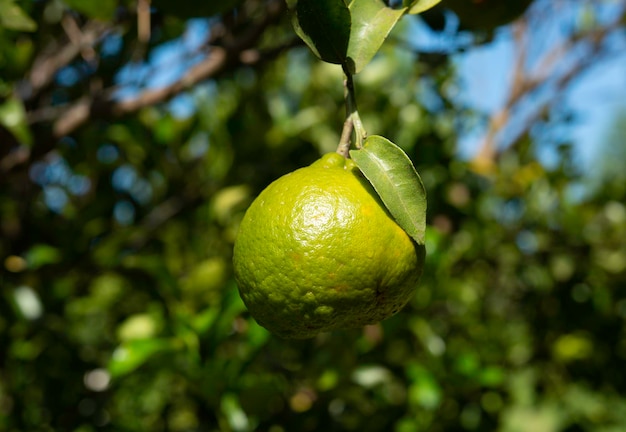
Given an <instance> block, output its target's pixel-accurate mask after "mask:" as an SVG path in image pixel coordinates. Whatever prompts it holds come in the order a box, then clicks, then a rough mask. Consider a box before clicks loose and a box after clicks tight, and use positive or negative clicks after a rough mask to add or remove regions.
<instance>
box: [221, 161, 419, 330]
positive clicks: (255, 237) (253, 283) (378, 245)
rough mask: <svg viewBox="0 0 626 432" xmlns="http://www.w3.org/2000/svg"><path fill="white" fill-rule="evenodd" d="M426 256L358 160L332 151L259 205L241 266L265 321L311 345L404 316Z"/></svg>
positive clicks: (245, 290)
mask: <svg viewBox="0 0 626 432" xmlns="http://www.w3.org/2000/svg"><path fill="white" fill-rule="evenodd" d="M424 254H425V249H424V247H423V246H419V245H417V244H415V243H414V242H413V241H412V240H411V238H410V237H409V236H408V235H407V234H406V232H405V231H404V230H403V229H402V228H400V227H399V226H398V225H397V224H396V222H395V221H394V220H393V219H392V218H391V216H390V215H389V213H388V212H387V211H386V209H385V207H384V205H383V204H382V202H381V201H380V200H379V198H378V196H377V194H376V192H375V191H374V190H373V189H372V187H371V186H370V184H369V182H368V181H367V179H365V178H364V177H363V176H362V174H361V173H360V171H359V170H358V168H356V166H355V165H354V162H353V161H351V160H346V159H345V158H344V157H343V156H341V155H339V154H337V153H329V154H327V155H325V156H323V157H322V158H321V159H319V160H318V161H316V162H314V163H313V164H312V165H310V166H308V167H305V168H301V169H298V170H296V171H294V172H292V173H290V174H287V175H285V176H283V177H281V178H279V179H278V180H276V181H275V182H273V183H272V184H270V185H269V186H268V187H267V188H266V189H265V190H264V191H263V192H261V194H260V195H259V196H258V197H257V198H256V199H255V200H254V202H253V203H252V204H251V205H250V208H249V209H248V210H247V212H246V214H245V216H244V218H243V220H242V222H241V226H240V229H239V232H238V234H237V238H236V240H235V247H234V257H233V263H234V270H235V277H236V279H237V282H238V285H239V292H240V294H241V297H242V299H243V301H244V303H245V304H246V306H247V307H248V310H249V311H250V313H251V315H252V316H253V317H254V318H255V319H256V320H257V322H258V323H259V324H261V325H262V326H264V327H266V328H267V329H268V330H270V331H272V332H274V333H276V334H277V335H279V336H282V337H285V338H298V339H303V338H308V337H312V336H315V335H316V334H317V333H319V332H325V331H330V330H335V329H342V328H353V327H359V326H363V325H366V324H372V323H375V322H378V321H381V320H383V319H385V318H388V317H390V316H391V315H393V314H395V313H396V312H398V311H399V310H400V309H401V308H402V307H403V306H404V305H405V304H406V303H407V301H408V300H409V298H410V295H411V293H412V292H413V289H414V288H415V286H416V284H417V282H418V280H419V278H420V276H421V273H422V267H423V263H424Z"/></svg>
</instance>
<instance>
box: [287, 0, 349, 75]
mask: <svg viewBox="0 0 626 432" xmlns="http://www.w3.org/2000/svg"><path fill="white" fill-rule="evenodd" d="M288 4H289V5H291V6H293V4H294V2H293V1H291V2H289V3H288ZM293 26H294V29H295V30H296V33H297V34H298V36H300V38H302V40H303V41H304V42H305V43H306V44H307V45H308V46H309V48H311V50H312V51H313V53H314V54H315V55H316V56H318V57H319V58H320V59H322V60H324V61H325V62H328V63H335V64H343V63H345V61H346V56H347V51H348V41H349V40H350V26H351V20H350V10H349V9H348V7H347V6H346V4H345V3H344V1H343V0H298V2H297V3H296V4H295V14H294V16H293Z"/></svg>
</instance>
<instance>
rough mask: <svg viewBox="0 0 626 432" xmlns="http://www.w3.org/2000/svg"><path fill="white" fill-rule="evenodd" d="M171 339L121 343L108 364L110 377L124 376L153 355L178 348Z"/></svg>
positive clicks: (137, 340)
mask: <svg viewBox="0 0 626 432" xmlns="http://www.w3.org/2000/svg"><path fill="white" fill-rule="evenodd" d="M179 346H180V344H179V343H176V341H175V340H173V339H136V340H131V341H127V342H124V343H122V344H121V345H120V346H119V347H117V348H116V349H115V351H114V352H113V357H112V358H111V361H110V362H109V364H108V369H109V372H110V373H111V376H112V377H119V376H122V375H126V374H128V373H130V372H132V371H134V370H135V369H137V368H138V367H139V366H141V365H142V364H144V363H145V362H147V361H148V360H149V359H150V357H152V356H153V355H155V354H157V353H159V352H162V351H171V350H174V349H177V348H179Z"/></svg>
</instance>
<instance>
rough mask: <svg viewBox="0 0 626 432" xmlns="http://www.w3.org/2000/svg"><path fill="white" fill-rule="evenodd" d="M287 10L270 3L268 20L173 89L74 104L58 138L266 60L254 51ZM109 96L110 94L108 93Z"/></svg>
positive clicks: (215, 50)
mask: <svg viewBox="0 0 626 432" xmlns="http://www.w3.org/2000/svg"><path fill="white" fill-rule="evenodd" d="M283 10H284V5H283V2H279V1H276V2H273V3H270V4H269V7H268V9H267V12H266V14H265V16H264V18H263V19H262V20H261V21H260V22H259V23H257V24H256V25H255V26H253V27H252V28H250V29H249V30H248V31H247V32H246V33H245V34H243V35H242V36H240V37H238V38H237V40H236V41H235V42H234V43H232V44H227V45H225V46H218V45H213V46H211V47H210V50H209V54H208V56H207V57H206V58H205V59H204V60H203V61H202V62H200V63H199V64H197V65H196V66H194V67H192V68H191V69H189V71H187V73H186V74H184V75H183V76H182V77H181V78H180V79H179V80H178V81H176V82H174V83H172V84H170V85H169V86H166V87H162V88H159V89H154V90H145V91H144V92H143V93H141V94H140V95H139V96H137V97H136V98H134V99H129V100H114V99H112V97H111V96H110V93H112V92H110V91H108V92H103V94H99V95H86V96H84V97H83V98H81V99H80V100H78V101H76V102H74V103H73V104H72V105H70V106H69V107H67V108H64V111H63V112H62V113H61V114H60V115H59V117H58V118H57V119H56V120H55V121H54V125H53V131H54V135H55V136H56V137H62V136H64V135H67V134H69V133H72V132H73V131H74V130H76V129H77V128H78V127H80V126H81V125H83V124H85V123H86V122H87V121H88V120H89V119H90V118H92V117H97V118H106V117H119V116H122V115H125V114H129V113H133V112H136V111H138V110H140V109H141V108H144V107H146V106H151V105H155V104H158V103H161V102H165V101H167V100H169V99H171V98H172V97H174V96H176V95H177V94H179V93H181V92H183V91H185V90H188V89H189V88H191V87H193V86H194V85H196V84H198V83H200V82H202V81H205V80H207V79H209V78H212V77H215V76H216V75H218V74H219V73H221V72H222V71H224V70H225V69H226V68H227V67H229V66H232V65H233V64H247V65H253V64H255V63H258V62H260V61H261V60H262V57H261V56H260V55H259V56H254V57H253V56H251V55H250V54H251V53H254V52H257V53H258V51H251V50H253V48H254V47H255V45H256V43H257V42H258V39H259V37H260V36H261V34H262V33H263V31H264V30H265V29H266V28H267V27H268V26H269V25H270V24H272V23H273V22H274V21H276V20H277V19H278V18H279V17H280V16H281V14H282V12H283ZM107 93H109V94H107Z"/></svg>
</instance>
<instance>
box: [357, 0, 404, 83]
mask: <svg viewBox="0 0 626 432" xmlns="http://www.w3.org/2000/svg"><path fill="white" fill-rule="evenodd" d="M405 11H406V9H405V8H402V9H391V8H389V7H387V6H385V4H384V3H383V2H382V1H381V0H353V1H352V3H350V15H351V16H352V28H351V30H350V43H349V45H348V68H349V69H350V70H351V72H352V73H358V72H360V71H361V70H362V69H363V68H364V67H365V65H367V64H368V63H369V62H370V60H372V58H373V57H374V55H375V54H376V53H377V52H378V50H379V49H380V47H381V45H382V44H383V42H384V41H385V39H386V38H387V36H388V35H389V32H390V31H391V29H393V27H394V26H395V25H396V23H397V22H398V20H399V19H400V18H401V17H402V15H404V13H405Z"/></svg>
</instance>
